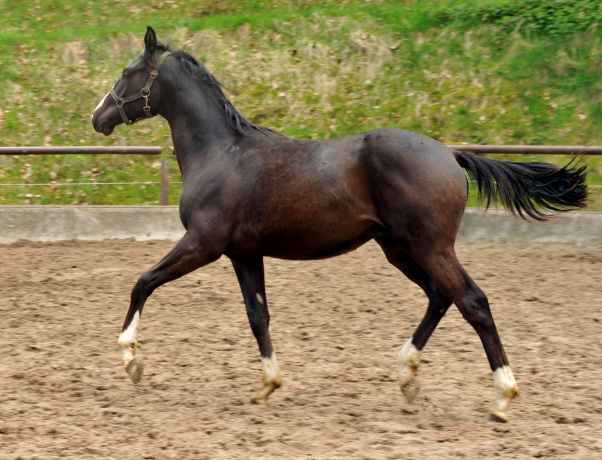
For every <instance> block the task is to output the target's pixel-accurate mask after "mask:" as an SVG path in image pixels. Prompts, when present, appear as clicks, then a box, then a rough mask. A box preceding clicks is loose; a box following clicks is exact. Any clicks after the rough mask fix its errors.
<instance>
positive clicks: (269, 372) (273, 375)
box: [261, 352, 282, 387]
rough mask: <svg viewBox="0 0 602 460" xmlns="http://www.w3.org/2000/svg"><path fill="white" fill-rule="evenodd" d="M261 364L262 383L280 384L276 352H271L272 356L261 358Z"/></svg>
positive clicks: (280, 378) (280, 375)
mask: <svg viewBox="0 0 602 460" xmlns="http://www.w3.org/2000/svg"><path fill="white" fill-rule="evenodd" d="M261 365H262V366H263V378H262V380H263V383H265V384H269V383H273V384H275V385H276V386H278V387H279V386H280V385H282V374H280V366H278V360H277V359H276V352H272V356H270V357H269V358H261Z"/></svg>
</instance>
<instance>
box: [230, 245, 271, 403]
mask: <svg viewBox="0 0 602 460" xmlns="http://www.w3.org/2000/svg"><path fill="white" fill-rule="evenodd" d="M230 258H231V259H232V265H233V266H234V271H235V272H236V276H237V278H238V282H239V284H240V288H241V290H242V294H243V297H244V300H245V306H246V308H247V316H248V317H249V323H250V324H251V330H252V331H253V335H254V336H255V339H256V340H257V344H258V345H259V351H260V353H261V364H262V366H263V377H262V381H263V385H262V387H261V388H260V389H259V390H257V392H256V393H255V395H253V397H252V398H251V400H252V401H253V402H254V403H257V404H267V401H268V396H270V395H271V394H272V393H273V391H274V390H275V389H276V388H280V386H281V385H282V375H281V374H280V367H279V366H278V361H277V360H276V353H275V352H274V349H273V348H272V342H271V339H270V332H269V325H270V314H269V312H268V305H267V300H266V295H265V281H264V270H263V258H262V257H260V256H236V257H232V256H231V257H230Z"/></svg>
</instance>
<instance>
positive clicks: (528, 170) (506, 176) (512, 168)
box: [454, 150, 588, 221]
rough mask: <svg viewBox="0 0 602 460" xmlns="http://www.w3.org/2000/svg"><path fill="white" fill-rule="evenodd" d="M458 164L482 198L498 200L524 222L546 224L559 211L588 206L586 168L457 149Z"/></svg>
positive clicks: (484, 199) (489, 200)
mask: <svg viewBox="0 0 602 460" xmlns="http://www.w3.org/2000/svg"><path fill="white" fill-rule="evenodd" d="M454 156H455V157H456V161H457V162H458V164H459V165H460V166H461V167H462V168H464V169H466V170H467V172H468V175H469V177H470V178H471V179H473V180H474V181H475V182H476V183H477V187H478V190H479V199H481V200H483V201H485V202H486V204H487V207H489V205H490V204H491V202H492V201H493V202H495V201H496V200H497V199H499V200H500V201H501V202H502V204H503V206H504V208H506V209H507V210H508V211H510V212H511V213H512V214H513V215H514V216H517V217H520V218H521V219H524V220H530V219H534V220H540V221H544V220H547V219H549V218H550V217H552V216H553V215H554V214H557V213H560V212H566V211H570V210H572V209H576V208H583V207H585V206H587V195H588V192H587V185H586V184H585V169H586V167H585V166H581V167H571V165H572V163H573V162H572V161H571V162H569V164H567V165H566V166H564V167H559V166H556V165H553V164H550V163H542V162H533V161H532V162H517V161H505V160H495V159H493V158H486V157H480V156H477V155H474V154H472V153H469V152H460V151H458V150H454Z"/></svg>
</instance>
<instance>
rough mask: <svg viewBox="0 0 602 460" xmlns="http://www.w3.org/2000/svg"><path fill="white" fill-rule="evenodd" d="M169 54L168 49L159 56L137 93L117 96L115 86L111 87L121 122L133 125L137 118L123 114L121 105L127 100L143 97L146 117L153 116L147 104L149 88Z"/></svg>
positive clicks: (111, 93)
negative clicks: (144, 83)
mask: <svg viewBox="0 0 602 460" xmlns="http://www.w3.org/2000/svg"><path fill="white" fill-rule="evenodd" d="M170 54H171V53H170V52H169V51H165V52H164V53H163V54H162V55H161V57H160V58H159V60H158V61H157V65H156V66H155V68H154V69H153V70H151V73H150V76H149V77H148V81H147V82H146V85H144V88H142V90H140V92H139V93H138V94H133V95H131V96H128V97H119V96H117V93H116V92H115V88H112V89H111V91H110V92H109V94H110V95H111V97H112V98H113V99H114V100H115V104H116V105H117V108H118V109H119V113H120V114H121V118H122V119H123V122H124V123H125V124H126V125H133V124H134V123H136V122H137V121H138V120H139V118H137V119H135V120H130V119H129V118H128V117H127V115H126V114H125V111H124V110H123V106H124V105H125V104H127V103H128V102H132V101H136V100H138V99H141V98H144V107H143V110H144V113H145V114H146V116H147V117H148V118H152V117H153V116H154V115H153V114H152V113H151V108H150V106H149V105H148V97H149V96H150V89H151V86H153V83H154V82H155V80H156V79H157V77H158V76H159V68H160V67H161V65H162V64H163V61H165V59H166V58H167V57H168V56H169V55H170Z"/></svg>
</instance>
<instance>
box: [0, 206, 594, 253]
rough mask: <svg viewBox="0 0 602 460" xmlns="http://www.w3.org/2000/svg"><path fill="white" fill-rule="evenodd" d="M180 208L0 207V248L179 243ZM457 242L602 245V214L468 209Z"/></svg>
mask: <svg viewBox="0 0 602 460" xmlns="http://www.w3.org/2000/svg"><path fill="white" fill-rule="evenodd" d="M183 234H184V228H183V227H182V224H181V223H180V218H179V214H178V208H177V206H164V207H163V206H0V244H7V243H13V242H15V241H19V240H29V241H41V242H50V241H61V240H71V239H79V240H103V239H126V238H134V239H136V240H149V239H166V240H178V239H180V237H181V236H182V235H183ZM458 239H459V241H468V242H497V243H502V242H526V243H527V242H528V243H569V244H602V213H594V212H572V213H568V214H565V215H562V216H559V217H558V218H556V219H555V220H553V221H551V222H546V223H532V224H528V223H524V222H522V221H518V220H516V219H514V218H513V217H512V216H511V215H510V214H509V213H507V212H504V211H498V210H489V211H487V212H486V213H485V212H484V211H483V210H482V209H478V208H468V209H467V210H466V213H465V216H464V219H463V221H462V226H461V228H460V234H459V238H458Z"/></svg>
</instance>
